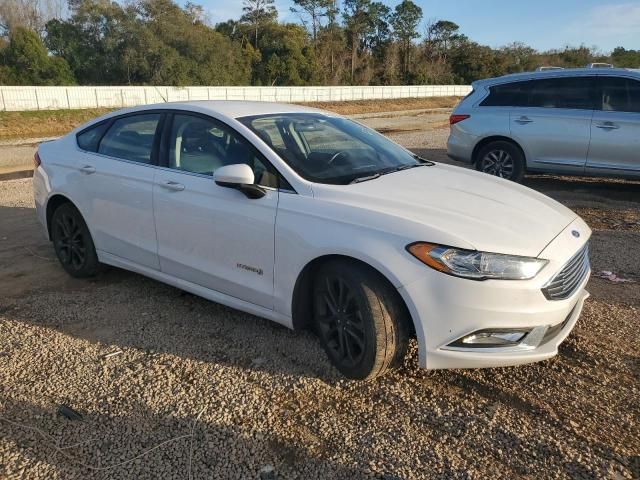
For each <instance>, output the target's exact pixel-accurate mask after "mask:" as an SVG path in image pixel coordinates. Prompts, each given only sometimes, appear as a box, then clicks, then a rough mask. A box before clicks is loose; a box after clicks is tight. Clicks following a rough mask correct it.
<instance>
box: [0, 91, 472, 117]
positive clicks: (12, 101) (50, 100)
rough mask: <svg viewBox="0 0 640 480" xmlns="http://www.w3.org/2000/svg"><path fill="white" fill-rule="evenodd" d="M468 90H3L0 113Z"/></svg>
mask: <svg viewBox="0 0 640 480" xmlns="http://www.w3.org/2000/svg"><path fill="white" fill-rule="evenodd" d="M470 91H471V87H470V86H467V85H415V86H398V87H395V86H385V87H5V86H0V111H22V110H61V109H73V108H98V107H105V108H121V107H130V106H135V105H144V104H149V103H161V102H175V101H185V100H258V101H266V102H331V101H347V100H369V99H385V98H419V97H446V96H464V95H466V94H468V93H469V92H470Z"/></svg>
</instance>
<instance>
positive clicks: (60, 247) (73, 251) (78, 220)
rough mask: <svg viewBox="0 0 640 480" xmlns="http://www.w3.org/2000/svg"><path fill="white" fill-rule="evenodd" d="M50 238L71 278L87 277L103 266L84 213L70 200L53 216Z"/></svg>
mask: <svg viewBox="0 0 640 480" xmlns="http://www.w3.org/2000/svg"><path fill="white" fill-rule="evenodd" d="M51 240H53V248H54V250H55V252H56V255H57V256H58V260H60V264H61V265H62V268H64V269H65V270H66V272H67V273H68V274H69V275H71V276H72V277H78V278H86V277H92V276H94V275H96V274H97V273H98V271H99V269H100V262H98V255H97V254H96V249H95V246H94V245H93V239H92V238H91V234H90V233H89V229H88V228H87V224H86V223H85V221H84V219H83V218H82V215H81V214H80V212H79V211H78V209H77V208H76V207H74V206H73V205H72V204H71V203H64V204H62V205H60V206H59V207H58V208H57V209H56V210H55V211H54V212H53V216H52V217H51Z"/></svg>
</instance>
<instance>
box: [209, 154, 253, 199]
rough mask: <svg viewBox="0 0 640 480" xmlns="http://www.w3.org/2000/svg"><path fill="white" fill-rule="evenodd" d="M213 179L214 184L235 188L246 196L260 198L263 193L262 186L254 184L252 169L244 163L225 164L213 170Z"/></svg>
mask: <svg viewBox="0 0 640 480" xmlns="http://www.w3.org/2000/svg"><path fill="white" fill-rule="evenodd" d="M213 180H214V181H215V182H216V185H220V186H221V187H227V188H235V189H236V190H240V191H241V192H242V193H244V194H245V195H246V196H247V198H252V199H255V198H262V197H264V195H265V193H266V192H265V190H264V188H262V187H260V186H258V185H254V184H253V182H254V181H255V177H254V176H253V170H251V167H250V166H249V165H247V164H246V163H236V164H234V165H225V166H224V167H220V168H218V169H216V170H215V171H214V172H213Z"/></svg>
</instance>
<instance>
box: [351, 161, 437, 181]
mask: <svg viewBox="0 0 640 480" xmlns="http://www.w3.org/2000/svg"><path fill="white" fill-rule="evenodd" d="M424 161H425V162H427V163H410V164H408V165H400V166H399V167H395V168H390V169H388V170H383V171H381V172H377V173H374V174H371V175H365V176H362V177H356V178H354V179H353V180H351V181H350V182H349V184H352V183H361V182H366V181H369V180H375V179H376V178H378V177H381V176H382V175H387V174H388V173H395V172H400V171H402V170H409V169H410V168H416V167H428V166H431V165H433V163H432V162H429V161H428V160H424Z"/></svg>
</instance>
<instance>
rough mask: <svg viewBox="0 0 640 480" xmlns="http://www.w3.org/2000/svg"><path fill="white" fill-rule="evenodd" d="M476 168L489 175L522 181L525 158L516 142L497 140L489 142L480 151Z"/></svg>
mask: <svg viewBox="0 0 640 480" xmlns="http://www.w3.org/2000/svg"><path fill="white" fill-rule="evenodd" d="M476 168H477V169H478V170H479V171H481V172H484V173H488V174H489V175H495V176H496V177H501V178H504V179H506V180H511V181H513V182H517V183H521V182H522V179H523V178H524V172H525V159H524V155H523V154H522V151H521V150H520V149H519V148H518V147H517V146H516V145H515V144H513V143H511V142H505V141H496V142H491V143H488V144H487V145H485V146H484V147H482V148H481V149H480V150H479V151H478V155H477V156H476Z"/></svg>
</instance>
